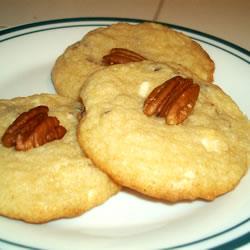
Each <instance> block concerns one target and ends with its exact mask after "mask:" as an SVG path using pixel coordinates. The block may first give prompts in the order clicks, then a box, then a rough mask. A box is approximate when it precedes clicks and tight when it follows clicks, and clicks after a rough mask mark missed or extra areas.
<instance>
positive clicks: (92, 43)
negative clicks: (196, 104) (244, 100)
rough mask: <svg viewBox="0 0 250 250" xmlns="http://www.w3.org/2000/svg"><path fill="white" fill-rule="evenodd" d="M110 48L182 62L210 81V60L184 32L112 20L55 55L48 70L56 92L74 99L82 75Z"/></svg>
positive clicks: (94, 67) (100, 63) (98, 66)
mask: <svg viewBox="0 0 250 250" xmlns="http://www.w3.org/2000/svg"><path fill="white" fill-rule="evenodd" d="M112 48H124V49H128V50H130V51H133V52H136V53H138V54H139V55H141V56H143V57H144V58H145V59H148V60H152V61H156V62H161V63H165V62H167V63H171V64H174V65H175V66H176V67H179V66H182V67H185V68H187V69H188V70H189V71H191V72H192V73H193V74H195V75H197V76H198V77H199V78H201V79H202V80H205V81H207V82H212V81H213V74H214V63H213V61H212V60H211V58H210V57H209V55H208V54H207V52H206V51H205V50H204V49H203V48H202V47H201V46H200V45H199V44H198V43H197V42H195V41H193V40H192V39H191V38H189V37H188V36H186V35H185V34H183V33H181V32H177V31H174V30H172V29H170V28H168V27H167V26H165V25H161V24H156V23H140V24H128V23H116V24H113V25H111V26H108V27H102V28H97V29H96V30H93V31H90V32H89V33H87V34H86V35H85V36H84V37H83V38H82V40H81V41H79V42H76V43H74V44H73V45H71V46H69V47H68V48H67V49H66V50H65V52H64V53H63V54H62V55H61V56H59V58H58V59H57V60H56V63H55V65H54V67H53V70H52V80H53V83H54V86H55V89H56V91H57V93H59V94H61V95H64V96H69V97H72V98H75V99H77V98H78V97H79V91H80V89H81V87H82V85H83V84H84V80H85V79H86V77H88V76H89V75H90V74H91V73H93V72H94V71H96V70H98V69H101V68H103V67H105V66H104V65H103V57H104V56H106V55H108V54H109V53H110V51H111V49H112Z"/></svg>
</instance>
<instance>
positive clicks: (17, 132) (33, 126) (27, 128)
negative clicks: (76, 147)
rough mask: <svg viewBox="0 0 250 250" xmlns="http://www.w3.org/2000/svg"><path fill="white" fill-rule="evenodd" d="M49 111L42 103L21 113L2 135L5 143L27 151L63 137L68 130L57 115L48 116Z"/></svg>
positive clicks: (7, 145)
mask: <svg viewBox="0 0 250 250" xmlns="http://www.w3.org/2000/svg"><path fill="white" fill-rule="evenodd" d="M48 111H49V108H48V107H47V106H42V105H41V106H37V107H35V108H32V109H30V110H29V111H27V112H24V113H22V114H21V115H19V116H18V117H17V119H16V120H15V121H14V122H13V123H12V124H11V125H10V126H9V127H8V128H7V130H6V131H5V133H4V135H3V136H2V143H3V145H4V146H6V147H12V146H14V147H15V148H16V150H22V151H26V150H28V149H31V148H34V147H39V146H41V145H43V144H45V143H47V142H50V141H53V140H56V139H61V138H62V137H63V136H64V135H65V133H66V132H67V131H66V129H65V128H64V127H63V126H60V125H59V121H58V119H57V118H56V117H50V116H48Z"/></svg>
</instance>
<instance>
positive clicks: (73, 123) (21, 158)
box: [0, 94, 119, 223]
mask: <svg viewBox="0 0 250 250" xmlns="http://www.w3.org/2000/svg"><path fill="white" fill-rule="evenodd" d="M39 105H42V107H44V105H46V106H47V107H48V108H49V116H50V117H56V118H57V119H58V121H59V122H60V126H62V127H64V128H65V129H66V134H64V136H63V137H62V138H61V139H57V140H53V141H50V142H48V143H45V144H43V145H40V146H39V147H34V148H29V149H27V148H26V149H24V150H16V149H15V147H6V146H4V145H3V142H1V143H0V162H1V164H0V190H1V192H0V215H3V216H7V217H10V218H14V219H19V220H23V221H26V222H30V223H44V222H47V221H50V220H54V219H58V218H64V217H73V216H77V215H80V214H82V213H83V212H85V211H87V210H89V209H90V208H93V207H95V206H97V205H99V204H101V203H103V202H104V201H105V200H107V199H108V198H109V197H110V196H112V195H114V194H115V193H116V192H118V190H119V187H118V185H117V184H115V183H114V182H113V181H111V179H110V178H109V177H108V176H107V175H106V174H105V173H103V172H102V171H101V170H99V169H98V168H96V167H95V166H94V165H93V164H92V162H91V161H90V160H89V159H88V158H87V157H86V156H85V155H84V154H83V153H82V150H81V148H80V147H79V144H78V143H77V137H76V128H77V124H78V118H77V116H78V115H79V112H81V105H80V103H78V102H75V101H73V100H71V99H68V98H65V97H61V96H57V95H50V94H40V95H33V96H29V97H19V98H14V99H10V100H0V138H2V137H3V134H4V133H5V131H6V129H7V128H8V126H9V125H10V124H11V123H12V122H13V121H14V120H15V119H16V118H17V117H18V116H19V115H20V114H21V113H23V112H27V111H28V110H30V109H32V108H34V107H37V106H39Z"/></svg>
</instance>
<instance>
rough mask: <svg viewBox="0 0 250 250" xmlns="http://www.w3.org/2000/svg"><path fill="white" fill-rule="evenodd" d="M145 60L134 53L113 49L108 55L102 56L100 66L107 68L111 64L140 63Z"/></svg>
mask: <svg viewBox="0 0 250 250" xmlns="http://www.w3.org/2000/svg"><path fill="white" fill-rule="evenodd" d="M145 59H146V58H144V57H143V56H141V55H139V54H137V53H135V52H134V51H131V50H128V49H123V48H113V49H111V51H110V53H109V54H108V55H105V56H103V58H102V64H104V65H106V66H108V65H113V64H125V63H129V62H140V61H143V60H145Z"/></svg>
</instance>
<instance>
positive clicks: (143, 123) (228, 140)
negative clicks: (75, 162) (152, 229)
mask: <svg viewBox="0 0 250 250" xmlns="http://www.w3.org/2000/svg"><path fill="white" fill-rule="evenodd" d="M177 76H178V77H181V79H187V78H186V76H185V75H184V74H182V73H181V72H178V71H176V70H175V69H174V68H171V67H169V66H167V65H164V64H159V63H153V62H149V61H145V62H140V63H129V64H123V65H121V64H120V65H114V66H110V67H108V68H105V69H103V70H99V71H98V72H96V73H95V74H92V76H90V77H89V78H88V79H87V80H86V82H85V85H84V87H83V89H82V92H81V98H82V100H83V102H84V104H85V107H86V116H85V117H84V118H83V119H82V120H81V122H80V126H79V130H78V138H79V142H80V145H81V147H82V148H83V149H84V150H85V152H86V153H87V155H88V156H89V157H90V158H91V159H92V160H93V162H94V163H95V164H96V165H97V166H98V167H99V168H101V169H102V170H103V171H105V172H106V173H108V174H109V175H110V176H111V177H112V178H113V179H114V180H115V181H116V182H117V183H119V184H120V185H122V186H126V187H129V188H131V189H134V190H136V191H138V192H140V193H143V194H146V195H148V196H151V197H154V198H158V199H163V200H167V201H171V202H175V201H180V200H194V199H199V198H201V199H205V200H213V199H214V198H215V197H217V196H219V195H221V194H224V193H226V192H228V191H230V190H232V189H233V188H234V187H235V186H236V185H237V184H238V183H239V181H240V179H241V178H242V177H243V176H244V174H245V173H246V171H247V166H248V165H249V164H250V123H249V120H248V119H247V118H246V117H245V116H244V115H243V114H242V112H241V111H240V110H239V108H238V107H237V105H236V104H235V103H234V101H233V100H232V99H231V98H230V97H229V96H228V95H227V94H225V93H224V92H223V91H222V90H221V89H220V88H219V87H218V86H217V85H215V84H207V83H205V82H194V84H193V85H194V86H197V85H195V83H196V84H198V86H199V89H200V91H199V95H198V99H197V101H196V103H195V105H194V107H193V110H192V111H191V113H190V114H189V115H188V116H187V117H186V119H185V120H184V121H183V122H181V123H180V124H178V125H169V124H168V123H166V121H165V118H164V117H157V116H155V115H152V116H147V115H145V113H144V111H143V107H144V102H145V100H147V99H148V96H149V93H151V91H152V90H153V89H155V88H156V87H157V86H159V85H161V84H162V83H164V82H165V81H166V80H169V79H175V78H174V77H177ZM193 85H188V86H189V87H188V89H189V90H190V88H191V87H190V86H193ZM178 88H179V87H178ZM194 89H197V87H195V88H194ZM164 91H166V88H164ZM176 91H179V89H177V90H176ZM176 91H174V92H172V94H175V93H176ZM188 93H189V92H188V91H187V92H185V94H183V95H179V96H178V98H177V97H175V98H172V99H173V100H174V102H173V103H172V104H174V105H177V106H173V105H172V106H171V105H169V104H168V105H167V106H169V107H168V108H169V111H170V110H171V112H172V113H173V112H175V113H178V112H177V111H178V107H181V105H182V104H181V103H183V101H185V100H187V99H185V98H190V95H189V94H190V93H189V94H188ZM164 95H167V94H166V92H164ZM183 96H184V97H183ZM188 96H189V97H188ZM193 96H194V90H191V99H192V98H193ZM158 98H159V96H158V97H157V98H156V99H153V100H154V102H155V100H158ZM183 98H184V99H183ZM169 103H170V102H169ZM184 103H185V102H184ZM178 105H179V106H178ZM185 105H186V106H187V107H190V105H192V102H186V104H185ZM151 107H152V106H151ZM170 107H171V109H170ZM146 109H148V108H146ZM173 110H174V111H173ZM182 111H185V112H187V110H185V109H182ZM171 112H170V113H171ZM185 112H184V113H185ZM187 113H188V112H187ZM179 114H180V113H179ZM170 124H171V122H170Z"/></svg>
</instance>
